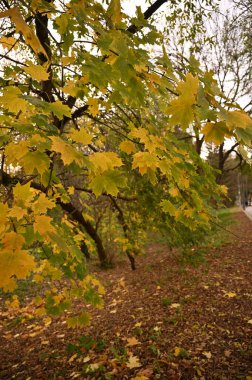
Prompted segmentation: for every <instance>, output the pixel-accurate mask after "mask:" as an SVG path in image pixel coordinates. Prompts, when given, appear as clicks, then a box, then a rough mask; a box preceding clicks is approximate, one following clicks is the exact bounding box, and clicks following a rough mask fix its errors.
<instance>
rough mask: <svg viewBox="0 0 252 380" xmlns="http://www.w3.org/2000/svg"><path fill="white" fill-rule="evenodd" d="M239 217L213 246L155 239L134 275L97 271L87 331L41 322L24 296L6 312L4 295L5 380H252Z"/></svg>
mask: <svg viewBox="0 0 252 380" xmlns="http://www.w3.org/2000/svg"><path fill="white" fill-rule="evenodd" d="M234 219H235V224H234V225H233V226H231V227H230V226H229V227H228V228H229V229H230V228H231V229H232V231H233V233H234V234H235V235H236V236H234V235H231V234H229V235H228V234H227V233H226V232H225V231H223V234H222V233H221V234H219V235H218V236H216V239H214V241H213V244H212V245H213V248H211V249H207V250H206V249H205V248H204V249H203V248H200V249H196V248H195V251H193V250H192V251H191V252H188V253H187V255H184V256H180V255H179V254H178V252H175V251H173V252H172V251H170V250H169V249H168V248H167V246H165V245H164V244H161V243H155V244H154V243H153V244H151V245H150V246H149V247H148V249H147V253H146V255H143V256H141V257H139V258H137V264H138V268H137V270H136V271H134V272H133V271H131V270H130V268H129V267H128V263H126V262H125V263H123V262H122V263H117V265H116V267H115V268H113V269H110V270H106V271H100V270H98V269H97V267H96V272H97V273H96V274H97V276H98V277H99V278H100V279H101V280H102V282H103V283H104V285H105V286H106V295H105V303H104V308H103V309H101V310H97V311H95V313H93V320H92V324H91V326H90V327H88V328H83V327H82V328H79V329H74V330H73V329H69V328H67V326H66V322H65V321H64V318H57V319H53V320H52V319H51V318H49V317H46V318H42V317H36V318H35V317H34V316H32V315H33V313H32V311H31V310H29V308H25V301H26V299H25V297H24V308H23V315H20V312H19V310H18V309H17V308H15V303H14V304H13V307H12V309H11V310H9V311H7V309H6V304H5V302H6V300H5V299H4V296H3V295H2V296H1V300H0V302H1V315H0V335H1V339H0V346H1V347H0V352H1V360H0V379H20V380H25V379H26V380H28V379H30V380H39V379H132V380H133V379H135V380H147V379H171V380H179V379H202V380H204V379H209V380H213V379H222V380H224V379H232V380H234V379H246V380H251V379H252V364H251V363H252V341H251V336H252V289H251V288H252V286H251V284H252V281H251V267H252V265H251V263H252V248H251V243H252V222H251V221H250V220H249V219H248V218H247V217H246V215H245V214H244V213H243V212H237V213H235V214H234ZM220 235H223V236H222V238H223V240H225V243H222V244H218V243H220V241H219V240H220ZM196 251H197V255H196V256H195V252H196ZM195 257H197V259H196V260H195ZM122 264H123V265H122ZM24 290H26V289H24ZM30 291H31V292H32V291H34V289H32V286H31V287H30Z"/></svg>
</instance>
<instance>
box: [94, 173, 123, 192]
mask: <svg viewBox="0 0 252 380" xmlns="http://www.w3.org/2000/svg"><path fill="white" fill-rule="evenodd" d="M125 185H126V178H125V177H124V176H123V175H122V173H120V172H117V171H115V170H106V171H105V172H103V173H101V174H97V175H96V176H95V177H94V178H93V179H92V181H91V182H90V187H91V189H92V190H93V192H94V194H95V195H96V196H97V197H98V196H99V195H101V194H102V193H103V192H105V193H107V194H111V195H113V196H117V194H118V192H119V188H122V187H124V186H125Z"/></svg>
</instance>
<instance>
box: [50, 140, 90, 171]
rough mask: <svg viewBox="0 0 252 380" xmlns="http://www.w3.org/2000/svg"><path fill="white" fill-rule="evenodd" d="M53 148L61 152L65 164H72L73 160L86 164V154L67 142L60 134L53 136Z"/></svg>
mask: <svg viewBox="0 0 252 380" xmlns="http://www.w3.org/2000/svg"><path fill="white" fill-rule="evenodd" d="M51 140H52V150H54V151H55V152H56V153H60V155H61V159H62V161H63V162H64V164H65V165H70V164H71V163H72V162H73V161H75V162H76V163H77V164H79V165H81V164H84V156H82V154H81V153H80V152H78V151H77V150H76V149H75V148H74V147H73V146H71V145H70V144H68V143H66V142H65V141H64V140H63V139H61V138H60V137H59V136H52V137H51Z"/></svg>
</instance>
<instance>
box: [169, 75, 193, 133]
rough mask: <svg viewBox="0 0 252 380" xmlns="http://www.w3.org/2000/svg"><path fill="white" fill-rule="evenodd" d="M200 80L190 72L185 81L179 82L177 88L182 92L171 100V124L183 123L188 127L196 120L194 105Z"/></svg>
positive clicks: (183, 125)
mask: <svg viewBox="0 0 252 380" xmlns="http://www.w3.org/2000/svg"><path fill="white" fill-rule="evenodd" d="M198 86H199V80H198V78H197V77H194V76H192V74H190V73H188V74H187V75H186V78H185V81H181V82H179V84H178V86H177V90H178V92H179V93H181V95H180V96H178V98H177V99H174V100H172V101H171V102H170V105H169V106H168V108H167V113H168V114H169V115H171V118H170V124H171V125H177V124H179V125H181V126H182V127H184V128H187V127H188V126H189V125H190V124H191V123H192V122H193V120H194V110H193V105H194V104H195V103H196V95H197V91H198Z"/></svg>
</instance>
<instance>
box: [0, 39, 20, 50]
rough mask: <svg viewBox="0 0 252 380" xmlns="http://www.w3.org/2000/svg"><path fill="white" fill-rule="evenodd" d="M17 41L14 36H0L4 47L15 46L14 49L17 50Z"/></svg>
mask: <svg viewBox="0 0 252 380" xmlns="http://www.w3.org/2000/svg"><path fill="white" fill-rule="evenodd" d="M16 42H17V40H16V39H15V38H14V37H6V36H3V37H1V38H0V44H1V45H2V46H3V48H7V49H10V48H12V47H13V49H14V50H17V45H16Z"/></svg>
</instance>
